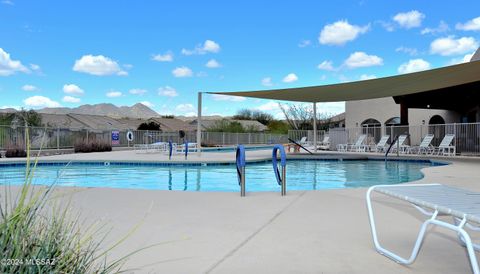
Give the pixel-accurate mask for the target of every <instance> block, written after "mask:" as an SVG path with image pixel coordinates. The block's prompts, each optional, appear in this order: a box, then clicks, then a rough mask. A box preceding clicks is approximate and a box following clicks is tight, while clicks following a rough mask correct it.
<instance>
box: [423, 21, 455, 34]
mask: <svg viewBox="0 0 480 274" xmlns="http://www.w3.org/2000/svg"><path fill="white" fill-rule="evenodd" d="M449 30H450V28H449V27H448V24H447V23H445V22H443V21H440V24H438V27H436V28H424V29H423V30H422V31H421V32H420V33H421V34H438V33H443V32H447V31H449Z"/></svg>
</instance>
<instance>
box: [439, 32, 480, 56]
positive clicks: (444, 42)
mask: <svg viewBox="0 0 480 274" xmlns="http://www.w3.org/2000/svg"><path fill="white" fill-rule="evenodd" d="M478 45H479V44H478V41H477V40H475V38H473V37H462V38H459V39H455V38H454V37H453V36H449V37H445V38H438V39H435V40H434V41H433V42H432V43H431V44H430V52H431V53H433V54H440V55H442V56H451V55H460V54H465V53H467V52H471V51H475V50H476V49H477V48H478Z"/></svg>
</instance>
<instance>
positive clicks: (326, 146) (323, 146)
mask: <svg viewBox="0 0 480 274" xmlns="http://www.w3.org/2000/svg"><path fill="white" fill-rule="evenodd" d="M318 149H321V150H329V149H330V137H329V136H328V135H325V136H324V137H323V141H322V142H321V143H320V144H319V145H318Z"/></svg>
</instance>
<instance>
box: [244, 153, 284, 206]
mask: <svg viewBox="0 0 480 274" xmlns="http://www.w3.org/2000/svg"><path fill="white" fill-rule="evenodd" d="M278 153H280V165H281V166H282V172H281V175H280V170H279V169H278V158H277V154H278ZM236 166H237V175H238V184H239V185H240V196H241V197H244V196H245V187H246V186H245V166H246V161H245V147H244V146H243V145H238V146H237V151H236ZM272 166H273V172H274V173H275V179H276V180H277V183H278V185H280V186H281V194H282V196H285V195H287V156H286V154H285V149H284V148H283V146H282V145H275V146H274V147H273V150H272Z"/></svg>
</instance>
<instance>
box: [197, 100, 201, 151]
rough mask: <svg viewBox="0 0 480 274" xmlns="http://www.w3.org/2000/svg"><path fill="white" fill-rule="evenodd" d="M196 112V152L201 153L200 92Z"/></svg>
mask: <svg viewBox="0 0 480 274" xmlns="http://www.w3.org/2000/svg"><path fill="white" fill-rule="evenodd" d="M197 107H198V114H197V152H198V155H200V154H201V153H202V92H199V93H198V106H197Z"/></svg>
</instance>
